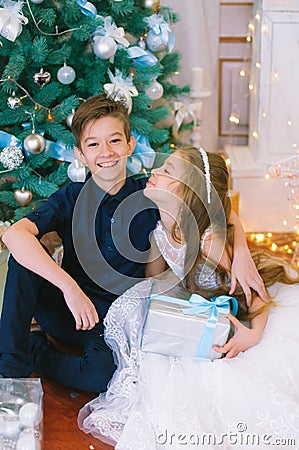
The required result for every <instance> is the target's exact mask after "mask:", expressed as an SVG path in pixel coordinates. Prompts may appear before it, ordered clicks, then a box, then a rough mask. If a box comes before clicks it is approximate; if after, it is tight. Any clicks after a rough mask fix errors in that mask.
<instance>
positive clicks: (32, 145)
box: [23, 133, 46, 155]
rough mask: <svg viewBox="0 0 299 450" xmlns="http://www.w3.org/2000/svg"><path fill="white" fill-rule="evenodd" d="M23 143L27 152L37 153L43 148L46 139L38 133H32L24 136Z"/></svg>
mask: <svg viewBox="0 0 299 450" xmlns="http://www.w3.org/2000/svg"><path fill="white" fill-rule="evenodd" d="M23 145H24V148H25V150H26V151H27V152H29V153H32V155H37V154H38V153H41V152H42V151H43V150H44V149H45V146H46V141H45V138H44V137H43V136H41V135H40V134H38V133H32V134H29V135H28V136H27V137H25V139H24V143H23Z"/></svg>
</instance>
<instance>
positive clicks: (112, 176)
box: [75, 116, 136, 195]
mask: <svg viewBox="0 0 299 450" xmlns="http://www.w3.org/2000/svg"><path fill="white" fill-rule="evenodd" d="M135 144H136V143H135V139H134V138H133V137H131V138H130V140H129V142H127V139H126V135H125V131H124V127H123V124H122V122H121V120H119V119H118V118H116V117H109V116H108V117H103V118H101V119H96V120H95V121H93V122H89V123H87V125H86V126H85V128H84V130H83V133H82V138H81V149H78V148H75V154H76V157H77V158H78V159H79V160H80V161H81V162H82V163H83V164H86V165H87V166H88V168H89V170H90V172H91V174H92V176H93V178H94V180H95V182H96V183H97V184H98V185H99V186H100V187H101V188H102V189H104V190H105V191H106V192H109V193H110V194H112V195H113V194H115V193H117V192H118V191H119V189H120V188H121V187H122V186H123V184H124V183H125V178H126V163H127V157H128V156H129V155H131V154H132V153H133V151H134V148H135Z"/></svg>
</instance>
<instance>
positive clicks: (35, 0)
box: [30, 0, 44, 5]
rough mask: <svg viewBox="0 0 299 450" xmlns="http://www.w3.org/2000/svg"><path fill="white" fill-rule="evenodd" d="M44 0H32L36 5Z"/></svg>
mask: <svg viewBox="0 0 299 450" xmlns="http://www.w3.org/2000/svg"><path fill="white" fill-rule="evenodd" d="M43 1H44V0H30V2H31V3H33V4H34V5H40V4H41V3H43Z"/></svg>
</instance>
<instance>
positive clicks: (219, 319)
mask: <svg viewBox="0 0 299 450" xmlns="http://www.w3.org/2000/svg"><path fill="white" fill-rule="evenodd" d="M189 296H190V294H189ZM231 305H232V311H231ZM237 307H238V304H237V301H236V299H235V298H232V297H229V296H226V295H221V296H219V297H214V298H212V299H210V300H207V299H205V298H204V297H202V296H200V295H198V294H192V295H191V297H190V298H189V299H188V300H186V299H182V298H177V297H173V296H171V295H161V294H152V295H151V297H150V299H149V301H148V308H147V316H146V319H145V324H144V327H143V335H142V342H141V348H142V350H143V351H145V352H152V353H159V354H163V355H167V356H177V357H195V358H204V359H210V360H214V359H216V358H220V357H221V356H222V355H221V353H218V352H216V351H215V350H213V348H212V346H213V345H219V346H222V345H224V344H225V343H226V341H227V339H228V335H229V332H230V328H231V326H230V320H229V319H228V317H227V315H228V314H229V312H232V313H233V314H234V315H235V314H236V313H237Z"/></svg>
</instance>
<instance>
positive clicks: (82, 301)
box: [64, 284, 99, 330]
mask: <svg viewBox="0 0 299 450" xmlns="http://www.w3.org/2000/svg"><path fill="white" fill-rule="evenodd" d="M64 299H65V302H66V304H67V306H68V308H69V310H70V311H71V313H72V314H73V316H74V318H75V321H76V330H91V329H92V328H93V327H94V326H95V324H96V323H98V322H99V316H98V313H97V310H96V309H95V306H94V304H93V303H92V301H91V300H89V298H88V297H87V295H85V294H84V292H83V291H82V289H81V288H80V287H79V286H78V285H77V284H74V285H72V287H71V288H70V289H68V290H67V291H66V292H64Z"/></svg>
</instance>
